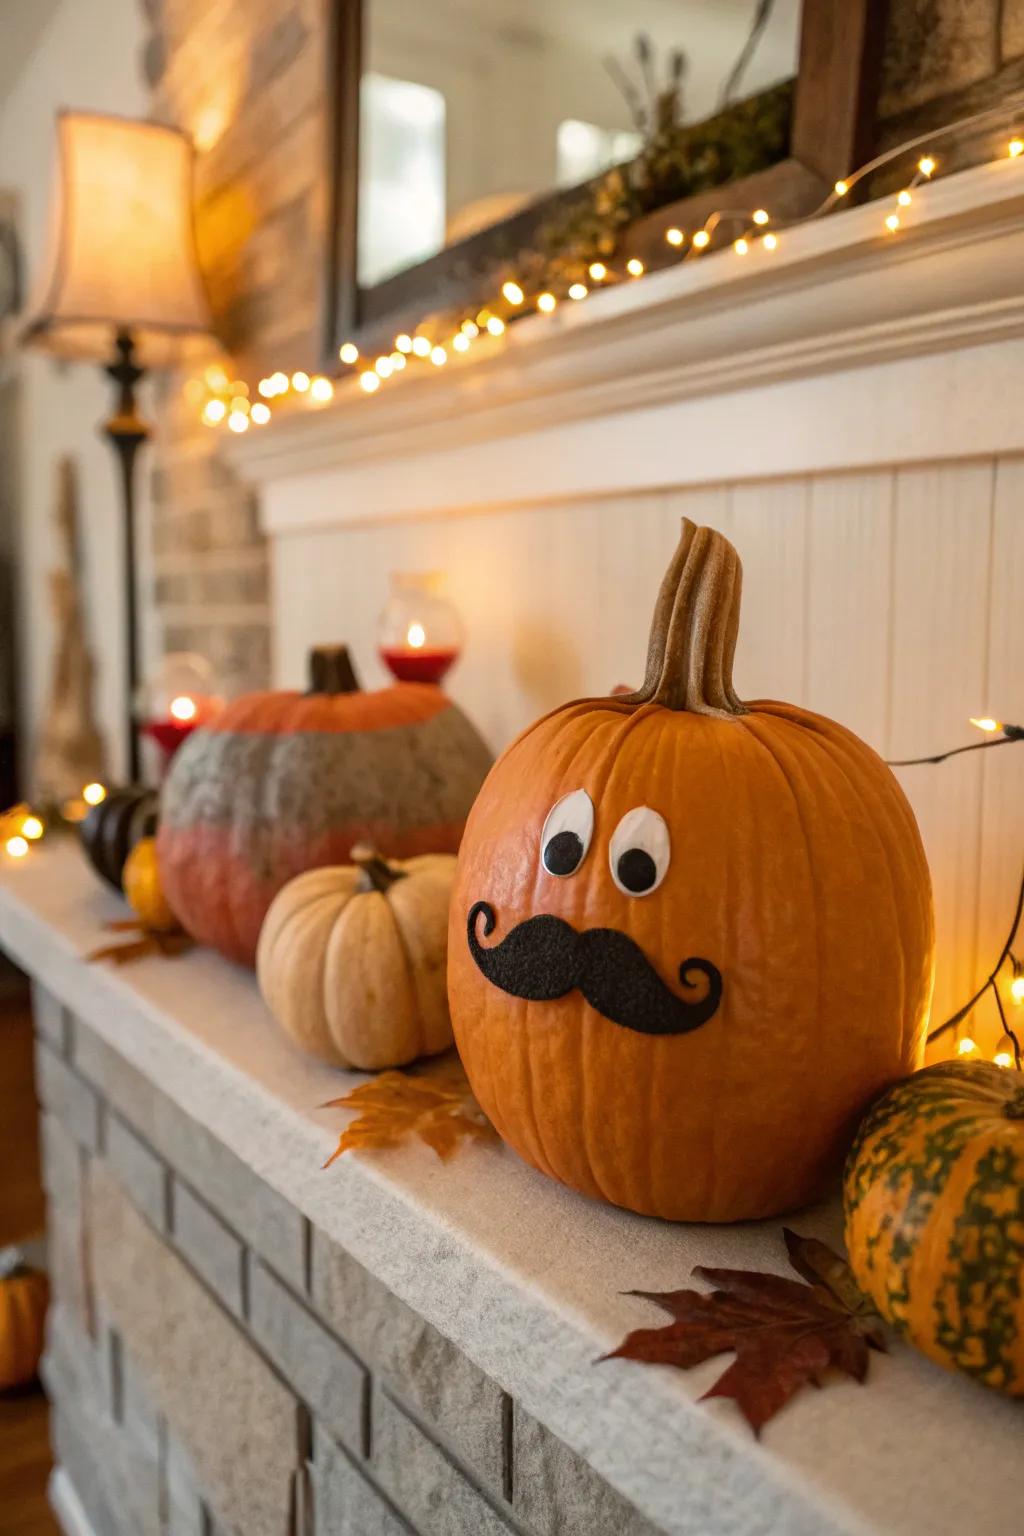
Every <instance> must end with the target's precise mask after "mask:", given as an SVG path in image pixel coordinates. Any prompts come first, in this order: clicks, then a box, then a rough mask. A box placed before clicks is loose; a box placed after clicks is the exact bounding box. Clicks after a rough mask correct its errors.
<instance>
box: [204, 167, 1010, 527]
mask: <svg viewBox="0 0 1024 1536" xmlns="http://www.w3.org/2000/svg"><path fill="white" fill-rule="evenodd" d="M885 211H886V207H885V205H883V204H882V203H878V202H876V203H871V204H868V205H865V206H863V207H859V208H850V209H847V210H844V211H843V212H841V213H838V214H836V215H834V216H832V217H830V218H827V219H823V220H820V221H818V222H815V223H811V224H807V225H804V226H802V227H800V228H795V229H793V230H790V231H786V232H784V233H783V234H781V235H780V240H779V246H778V249H777V250H775V251H774V252H769V251H766V250H764V249H763V248H762V247H760V246H759V245H756V244H755V245H754V246H753V248H752V249H751V251H750V253H749V255H747V256H746V257H739V256H735V255H734V254H732V253H731V252H726V253H723V254H716V255H713V256H711V257H704V258H701V259H699V260H696V261H691V262H686V263H684V264H682V265H679V266H676V267H674V268H672V269H670V270H667V271H665V272H661V273H657V274H654V275H652V276H650V277H647V278H645V279H643V280H642V281H641V282H638V283H624V284H622V285H620V286H617V287H615V288H613V289H611V290H609V291H608V292H606V293H602V294H600V295H597V296H595V297H593V298H591V299H590V300H588V301H587V302H586V303H584V304H571V303H566V304H563V305H562V306H561V308H560V309H559V311H558V312H557V314H556V315H555V316H553V317H550V318H545V317H535V318H531V319H529V320H524V321H522V322H521V323H519V324H518V325H516V326H514V327H511V328H510V330H509V331H508V332H507V333H506V335H505V337H504V338H502V339H501V341H499V342H493V343H492V342H491V341H490V340H489V339H488V340H486V341H483V340H482V341H480V342H478V343H477V344H476V345H475V346H474V349H473V352H472V354H470V355H469V356H468V357H466V358H454V357H453V359H452V360H451V362H450V363H449V365H448V366H447V367H446V368H445V370H444V372H443V373H431V374H429V375H424V374H418V375H416V376H412V377H406V378H402V379H400V380H397V381H395V382H393V383H391V384H389V385H386V386H385V387H384V388H383V389H382V391H381V393H380V395H378V396H375V397H373V398H368V397H366V396H364V395H363V394H362V393H361V391H360V390H359V389H358V386H357V385H356V383H355V381H354V380H353V381H351V382H350V383H348V384H346V385H344V386H342V387H341V388H339V390H338V392H337V395H336V399H335V402H334V404H333V405H332V406H330V407H327V408H325V409H323V410H320V411H316V412H308V413H307V412H304V413H302V414H295V415H287V416H282V417H281V418H279V419H278V420H277V421H276V422H274V423H273V424H271V426H269V427H267V428H265V429H262V430H261V431H260V432H258V433H251V434H249V435H248V437H247V438H246V439H244V440H240V441H239V442H238V443H237V444H232V445H231V448H230V452H231V455H232V457H233V459H234V461H235V462H236V463H237V465H238V466H239V468H240V469H241V470H242V472H243V473H244V474H245V475H246V476H247V477H248V478H249V479H251V480H252V481H254V482H256V483H258V484H260V485H262V486H263V487H264V499H263V517H264V524H265V526H266V528H267V530H268V532H270V533H272V534H285V533H292V532H295V531H298V530H299V529H308V528H316V527H327V526H333V527H337V526H342V525H346V524H355V523H363V522H376V521H381V520H386V519H390V518H401V517H409V516H416V515H422V514H426V513H437V512H441V511H445V512H451V511H462V510H468V509H474V510H479V509H481V508H485V507H497V506H503V505H522V504H524V503H535V502H538V501H547V500H556V499H557V500H567V499H571V498H575V497H581V496H587V497H593V496H595V495H602V494H609V493H616V492H625V491H635V490H641V489H656V488H659V487H661V486H666V485H682V484H701V483H710V482H714V481H720V480H726V479H728V480H736V479H743V478H752V477H757V478H763V477H766V476H772V475H787V474H795V473H800V474H803V473H808V472H830V471H839V470H844V469H852V468H862V467H866V466H868V465H881V464H895V463H903V462H914V461H917V462H920V461H922V460H928V459H948V458H957V457H974V456H977V455H983V454H990V453H1012V452H1017V451H1022V450H1024V418H1022V416H1021V413H1020V410H1019V405H1018V403H1017V401H1018V396H1019V379H1020V377H1021V369H1022V367H1024V284H1022V282H1021V273H1022V272H1024V162H1021V161H1010V160H1006V161H1002V162H997V163H994V164H991V165H988V166H983V167H980V168H978V169H976V170H973V171H968V172H964V173H962V174H960V175H957V176H952V177H950V178H948V179H947V180H945V181H938V182H936V183H934V184H932V185H928V186H925V187H922V188H921V189H919V191H917V192H916V193H915V195H914V202H913V204H912V206H911V207H910V208H909V209H906V210H904V211H903V213H902V218H903V228H902V229H901V231H900V232H899V234H898V235H897V236H895V237H894V236H891V235H889V234H888V233H887V232H886V231H885V230H884V228H883V217H884V214H885ZM867 367H871V377H870V383H868V382H867V381H866V378H865V373H864V370H865V368H867Z"/></svg>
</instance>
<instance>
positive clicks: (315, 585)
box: [273, 457, 1024, 1051]
mask: <svg viewBox="0 0 1024 1536" xmlns="http://www.w3.org/2000/svg"><path fill="white" fill-rule="evenodd" d="M683 516H687V517H691V518H693V519H694V521H696V522H698V523H710V524H713V525H714V526H715V527H717V528H719V529H721V530H722V531H723V532H725V533H726V534H727V535H728V536H729V538H730V539H732V541H733V542H734V543H735V545H736V547H737V548H738V550H739V552H740V554H741V556H742V559H743V564H744V571H745V583H744V599H743V617H742V623H741V632H740V643H739V650H738V656H737V664H736V678H737V684H738V687H739V690H740V693H741V694H742V695H743V696H744V697H747V698H757V697H773V698H781V699H787V700H792V701H795V702H797V703H800V704H803V705H806V706H808V707H809V708H811V709H814V710H819V711H821V712H822V713H825V714H828V715H832V716H833V717H835V718H836V719H838V720H840V721H842V722H843V723H844V724H846V725H848V726H850V727H852V729H854V730H855V731H857V732H858V733H859V734H860V735H862V736H863V737H864V738H865V740H867V741H868V742H870V743H871V744H872V746H874V747H875V748H877V750H878V751H879V752H881V753H882V754H883V756H886V757H906V756H914V755H919V754H921V753H924V752H929V751H932V750H939V749H942V748H946V747H949V746H954V745H957V744H959V743H961V742H966V741H970V740H972V739H973V734H972V727H971V726H970V725H969V724H968V717H969V716H970V715H977V714H985V713H991V714H993V715H995V716H996V717H997V718H1001V719H1008V720H1020V719H1022V718H1024V604H1022V601H1021V594H1022V593H1024V458H1018V457H1013V458H1002V459H998V460H997V459H986V460H979V461H968V462H963V461H960V462H955V463H941V464H934V465H928V464H925V465H921V466H914V467H906V468H899V469H896V470H878V471H872V472H868V473H861V472H858V473H855V474H842V475H827V476H806V477H796V478H790V479H786V480H775V481H764V482H755V483H751V482H749V481H747V482H745V483H743V484H737V485H728V484H725V485H719V486H711V487H701V488H698V489H693V488H681V489H678V490H665V491H660V492H656V493H645V494H642V495H636V496H632V497H621V496H616V497H614V498H611V499H604V500H588V501H581V502H576V503H570V504H558V505H551V504H545V505H531V506H528V507H523V508H511V509H509V508H504V509H501V510H500V511H482V512H479V513H472V512H470V513H466V512H460V513H458V514H457V515H447V516H445V515H438V516H428V517H422V518H419V519H417V520H415V521H406V522H391V523H384V524H379V525H374V526H365V527H340V528H332V529H328V530H324V531H320V530H303V531H298V532H296V533H295V534H293V535H284V536H279V537H278V538H277V539H276V540H275V541H274V546H273V548H274V578H275V586H276V589H277V592H278V594H279V595H281V596H283V595H284V594H288V595H289V597H288V600H287V601H284V602H281V601H279V603H278V613H279V616H280V618H279V624H278V632H277V645H278V657H277V670H278V675H279V678H280V680H281V681H282V682H291V683H298V682H299V681H300V680H301V679H302V677H303V674H304V655H305V651H306V649H307V647H308V646H309V645H310V644H313V643H315V642H317V641H331V640H339V639H346V640H347V641H348V642H349V643H350V644H351V645H352V647H353V650H354V654H355V656H356V658H357V662H358V665H359V668H360V671H361V673H362V674H363V677H364V681H365V683H366V684H367V685H373V684H378V683H380V682H382V681H383V680H384V677H385V674H384V672H383V669H382V668H381V666H380V663H379V662H378V661H377V658H376V653H375V634H376V624H377V618H378V614H379V611H380V608H381V606H382V604H383V602H384V599H385V596H386V592H387V587H388V577H389V574H390V573H391V572H392V571H396V570H426V569H435V568H440V569H443V570H444V571H445V572H446V573H447V578H448V588H449V592H450V595H451V596H452V597H453V599H454V601H455V602H456V603H457V604H458V606H459V609H460V610H461V612H462V614H463V616H464V618H465V620H466V626H467V634H468V641H467V645H466V651H465V655H464V658H463V660H462V662H461V664H460V665H459V667H458V669H457V671H456V672H455V673H454V674H453V675H452V678H451V683H450V688H451V692H452V694H453V695H454V696H455V698H456V699H457V700H458V702H459V703H460V704H461V705H462V706H463V707H464V708H465V709H466V710H467V711H468V712H469V713H470V714H471V716H472V717H473V719H474V720H475V721H476V722H477V723H478V724H479V726H480V727H481V729H482V730H483V731H484V733H485V735H486V736H487V737H488V739H489V740H490V742H491V743H492V744H493V746H494V747H495V748H496V749H497V748H500V747H501V746H502V745H503V744H504V743H505V742H507V741H508V740H509V738H510V737H511V736H512V735H513V734H514V733H515V732H516V731H518V730H519V729H520V728H521V727H522V726H524V725H526V724H528V723H529V721H531V720H532V719H534V718H535V717H536V716H538V715H539V714H541V713H542V712H543V711H545V710H547V709H549V708H551V707H552V706H553V705H557V704H559V703H560V702H562V701H564V700H566V699H569V698H572V697H574V696H576V695H579V694H587V693H596V692H603V691H607V690H608V689H610V688H611V687H612V686H613V685H614V684H615V683H619V682H625V683H630V684H632V683H635V682H637V681H638V680H639V677H640V674H641V671H642V663H643V658H644V653H645V646H646V636H647V625H648V622H649V618H650V613H651V607H652V604H653V601H654V596H655V593H656V591H657V587H658V583H659V581H660V579H661V575H662V572H663V570H664V567H665V564H666V562H667V560H668V557H669V554H670V553H671V550H672V548H673V544H674V540H675V539H676V537H677V533H678V526H679V519H680V518H681V517H683ZM300 594H301V596H300ZM979 739H980V738H979ZM899 776H900V779H901V782H902V783H903V786H904V788H905V789H906V791H907V794H908V795H909V797H910V799H911V802H912V804H913V806H914V809H915V811H916V813H917V816H918V820H919V822H920V825H921V830H922V833H923V836H924V839H925V843H926V846H927V850H928V856H929V859H930V862H931V868H932V875H933V881H934V886H935V899H936V912H937V923H938V976H937V987H936V997H935V1007H934V1014H933V1017H934V1018H935V1019H939V1018H944V1017H945V1016H946V1015H947V1014H948V1013H950V1012H952V1011H953V1009H954V1008H955V1007H956V1006H957V1004H958V1003H960V1002H961V1001H963V1000H964V999H965V998H966V997H967V996H968V995H969V994H970V992H971V991H972V990H973V989H974V987H975V985H976V984H977V981H978V980H979V978H981V977H983V976H984V975H985V974H987V971H988V969H989V968H990V966H991V964H992V963H993V961H994V959H995V956H996V955H997V954H998V952H999V949H1000V947H1001V945H1002V943H1003V940H1004V939H1005V934H1006V929H1007V927H1008V923H1009V919H1010V915H1011V912H1012V906H1013V900H1014V896H1015V892H1016V885H1017V881H1018V879H1019V876H1020V858H1021V836H1020V829H1021V809H1022V805H1024V747H1019V748H1016V749H1014V748H1013V747H1005V748H1001V749H998V750H995V751H990V752H983V753H974V754H969V755H966V756H964V757H961V758H957V759H954V760H953V761H952V762H949V763H946V764H943V765H941V766H938V767H919V768H910V769H903V770H900V773H899ZM971 1029H972V1033H973V1034H974V1036H975V1038H978V1039H979V1043H983V1044H984V1045H985V1046H986V1047H987V1048H988V1049H989V1051H991V1050H992V1049H994V1045H995V1041H996V1039H997V1038H998V1034H999V1030H998V1029H997V1027H996V1019H995V1010H994V1007H992V1006H991V1005H986V1007H985V1008H984V1009H982V1010H979V1011H978V1013H977V1014H976V1016H975V1020H974V1022H973V1023H972V1026H971Z"/></svg>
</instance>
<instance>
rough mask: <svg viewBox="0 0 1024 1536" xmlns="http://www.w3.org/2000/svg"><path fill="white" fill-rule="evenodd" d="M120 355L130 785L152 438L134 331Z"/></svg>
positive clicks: (117, 433) (118, 439)
mask: <svg viewBox="0 0 1024 1536" xmlns="http://www.w3.org/2000/svg"><path fill="white" fill-rule="evenodd" d="M115 348H116V355H115V357H114V360H113V362H111V363H108V364H107V365H106V372H107V374H108V375H109V376H110V378H112V379H113V380H114V383H115V384H116V385H117V389H118V394H117V404H116V406H115V407H114V412H113V415H111V416H110V417H109V418H108V420H107V421H105V422H104V423H103V434H104V436H105V437H106V438H107V439H108V440H109V441H110V442H111V443H112V444H113V446H114V450H115V452H116V453H117V458H118V463H119V464H120V466H121V500H122V507H123V512H124V595H125V672H126V684H127V695H128V697H127V718H126V722H125V723H126V726H127V732H128V781H129V783H131V784H137V783H138V782H139V772H140V769H139V733H138V726H137V722H136V719H135V698H136V694H137V693H138V689H139V634H138V624H139V621H138V600H137V592H136V572H135V459H136V455H137V454H138V451H139V449H140V448H141V446H142V444H143V443H144V442H145V441H146V439H147V438H148V436H149V427H148V425H147V423H146V422H145V421H144V420H143V419H142V417H141V416H140V415H139V408H138V401H137V399H136V394H135V386H136V385H137V384H138V382H139V380H140V379H141V378H142V377H143V375H144V373H145V371H146V370H145V369H144V368H140V367H139V365H138V363H136V361H135V342H134V340H133V339H132V335H131V332H130V331H127V330H119V331H118V333H117V339H116V341H115Z"/></svg>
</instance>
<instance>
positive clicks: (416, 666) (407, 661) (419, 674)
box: [380, 645, 459, 683]
mask: <svg viewBox="0 0 1024 1536" xmlns="http://www.w3.org/2000/svg"><path fill="white" fill-rule="evenodd" d="M458 654H459V652H458V649H457V648H456V647H455V646H425V645H424V646H420V647H419V649H417V650H414V649H413V648H412V646H406V645H382V646H381V647H380V659H381V661H382V662H383V663H384V665H385V666H386V667H387V669H388V671H389V672H390V673H391V675H392V677H396V678H397V679H398V681H399V682H400V683H439V682H440V681H441V679H442V678H443V677H444V676H445V674H446V673H447V672H448V671H449V670H450V668H451V666H452V664H453V662H454V661H455V658H456V657H457V656H458Z"/></svg>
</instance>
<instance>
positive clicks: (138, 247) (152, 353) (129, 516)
mask: <svg viewBox="0 0 1024 1536" xmlns="http://www.w3.org/2000/svg"><path fill="white" fill-rule="evenodd" d="M57 141H58V178H57V186H56V198H55V206H54V210H53V215H52V224H51V229H50V253H49V260H48V262H47V263H46V265H45V267H44V269H43V273H42V281H41V282H40V284H39V286H38V287H37V290H36V291H37V294H38V296H39V297H38V300H37V302H36V303H34V304H33V305H32V306H31V308H30V319H29V322H28V324H27V326H26V329H25V331H24V333H23V337H22V340H23V342H24V343H25V344H26V345H29V346H34V347H40V348H42V349H44V350H46V351H48V352H50V353H52V354H53V355H55V356H57V357H64V358H71V359H89V360H93V361H99V362H101V363H102V364H103V365H104V367H105V370H106V372H107V374H108V375H109V376H110V378H111V379H112V380H113V381H114V384H115V386H116V401H115V404H114V409H113V412H112V414H111V416H110V417H109V419H108V420H107V421H105V422H104V423H103V428H102V430H103V432H104V434H105V436H106V437H107V439H108V440H109V441H110V442H111V443H112V444H113V447H114V449H115V451H116V453H117V457H118V461H119V465H120V479H121V490H122V500H123V509H124V571H125V657H126V673H127V678H126V682H127V740H128V764H129V776H130V778H131V780H132V781H133V782H135V781H137V779H138V776H139V738H138V732H137V728H136V721H135V718H134V703H135V696H136V691H137V688H138V683H139V660H138V615H137V608H136V586H135V580H136V572H135V532H136V530H135V460H136V455H137V453H138V450H139V447H140V446H141V444H142V443H144V442H145V440H146V438H147V437H148V436H149V427H148V425H147V423H146V422H145V421H144V420H143V418H142V417H141V416H140V414H139V410H138V404H137V400H136V386H137V384H138V382H139V380H140V379H141V378H142V376H143V374H144V373H145V372H146V370H147V368H151V367H161V366H168V365H170V364H171V363H173V362H175V361H178V362H181V361H182V360H183V352H184V346H183V344H184V343H185V342H186V341H187V340H188V339H189V338H197V337H203V336H208V335H209V332H210V315H209V307H208V304H207V299H206V293H205V291H204V288H203V283H202V278H201V276H200V272H199V263H198V259H197V254H196V242H195V230H194V227H193V221H192V165H193V152H192V143H191V140H190V139H189V138H188V137H187V135H186V134H184V133H181V132H180V131H179V130H177V129H175V128H165V127H163V126H161V125H159V124H157V123H147V122H139V121H134V120H132V119H129V118H122V117H110V116H102V115H97V114H94V113H87V112H61V113H59V114H58V118H57Z"/></svg>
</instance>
